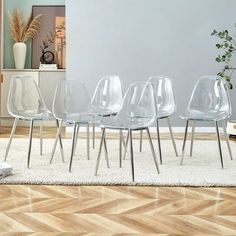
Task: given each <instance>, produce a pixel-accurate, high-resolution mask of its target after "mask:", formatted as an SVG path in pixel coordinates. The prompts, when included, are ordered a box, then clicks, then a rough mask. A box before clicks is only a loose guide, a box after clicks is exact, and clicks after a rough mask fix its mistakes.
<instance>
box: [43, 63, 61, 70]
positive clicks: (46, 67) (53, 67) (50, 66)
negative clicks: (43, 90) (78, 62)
mask: <svg viewBox="0 0 236 236" xmlns="http://www.w3.org/2000/svg"><path fill="white" fill-rule="evenodd" d="M39 69H40V70H57V69H58V68H57V64H41V63H40V65H39Z"/></svg>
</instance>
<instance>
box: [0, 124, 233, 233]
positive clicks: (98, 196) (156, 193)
mask: <svg viewBox="0 0 236 236" xmlns="http://www.w3.org/2000/svg"><path fill="white" fill-rule="evenodd" d="M35 131H36V134H35V135H36V136H37V135H38V134H37V130H35ZM9 132H10V131H9V129H8V128H4V129H2V130H1V134H0V137H8V136H9ZM54 132H55V130H54V129H50V128H47V129H46V130H45V136H46V137H54ZM25 135H28V130H27V129H26V128H20V129H18V130H17V136H18V137H26V136H25ZM113 137H114V135H113V136H112V135H111V138H113ZM167 137H168V136H167V135H163V136H162V138H167ZM197 137H198V138H201V139H203V138H206V136H205V135H204V136H203V135H201V134H198V135H197ZM177 138H182V135H180V134H179V135H177ZM213 138H214V136H213V135H210V134H208V135H207V139H213ZM0 235H17V236H18V235H20V236H21V235H45V236H47V235H186V236H187V235H215V236H217V235H236V188H182V187H178V188H176V187H175V188H174V187H128V186H127V187H125V186H40V185H39V186H26V185H23V186H22V185H17V186H16V185H1V186H0Z"/></svg>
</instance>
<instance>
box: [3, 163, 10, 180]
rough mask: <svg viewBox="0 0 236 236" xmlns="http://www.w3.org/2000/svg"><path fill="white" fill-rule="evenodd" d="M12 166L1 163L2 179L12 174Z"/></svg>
mask: <svg viewBox="0 0 236 236" xmlns="http://www.w3.org/2000/svg"><path fill="white" fill-rule="evenodd" d="M12 169H13V168H12V166H10V165H9V164H7V163H0V179H1V178H4V177H6V176H8V175H11V174H12Z"/></svg>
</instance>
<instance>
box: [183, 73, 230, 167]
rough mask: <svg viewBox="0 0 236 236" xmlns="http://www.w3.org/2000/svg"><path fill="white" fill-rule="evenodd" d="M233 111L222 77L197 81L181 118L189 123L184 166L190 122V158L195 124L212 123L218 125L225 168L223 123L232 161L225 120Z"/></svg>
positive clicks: (202, 78) (217, 129)
mask: <svg viewBox="0 0 236 236" xmlns="http://www.w3.org/2000/svg"><path fill="white" fill-rule="evenodd" d="M231 110H232V109H231V102H230V98H229V94H228V89H227V85H226V84H225V81H224V80H223V79H222V78H221V77H218V76H204V77H201V78H200V79H199V80H198V81H197V83H196V84H195V86H194V89H193V92H192V95H191V98H190V101H189V104H188V106H187V109H186V113H185V115H183V116H181V118H183V119H185V120H186V121H187V122H186V127H185V136H184V143H183V148H182V159H181V164H183V158H184V149H185V143H186V137H187V131H188V123H189V121H192V122H193V127H192V138H191V147H190V156H191V155H192V149H193V139H194V131H195V122H196V121H212V122H214V123H215V125H216V133H217V138H218V146H219V152H220V160H221V166H222V168H223V158H222V151H221V144H220V136H219V122H222V126H223V130H224V134H225V138H226V141H227V146H228V150H229V154H230V157H231V159H232V152H231V148H230V144H229V139H228V135H227V133H226V128H225V120H227V119H228V118H229V117H230V116H231V113H232V112H231Z"/></svg>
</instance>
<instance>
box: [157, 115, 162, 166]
mask: <svg viewBox="0 0 236 236" xmlns="http://www.w3.org/2000/svg"><path fill="white" fill-rule="evenodd" d="M157 141H158V149H159V156H160V164H162V154H161V140H160V131H159V121H158V119H157Z"/></svg>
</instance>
